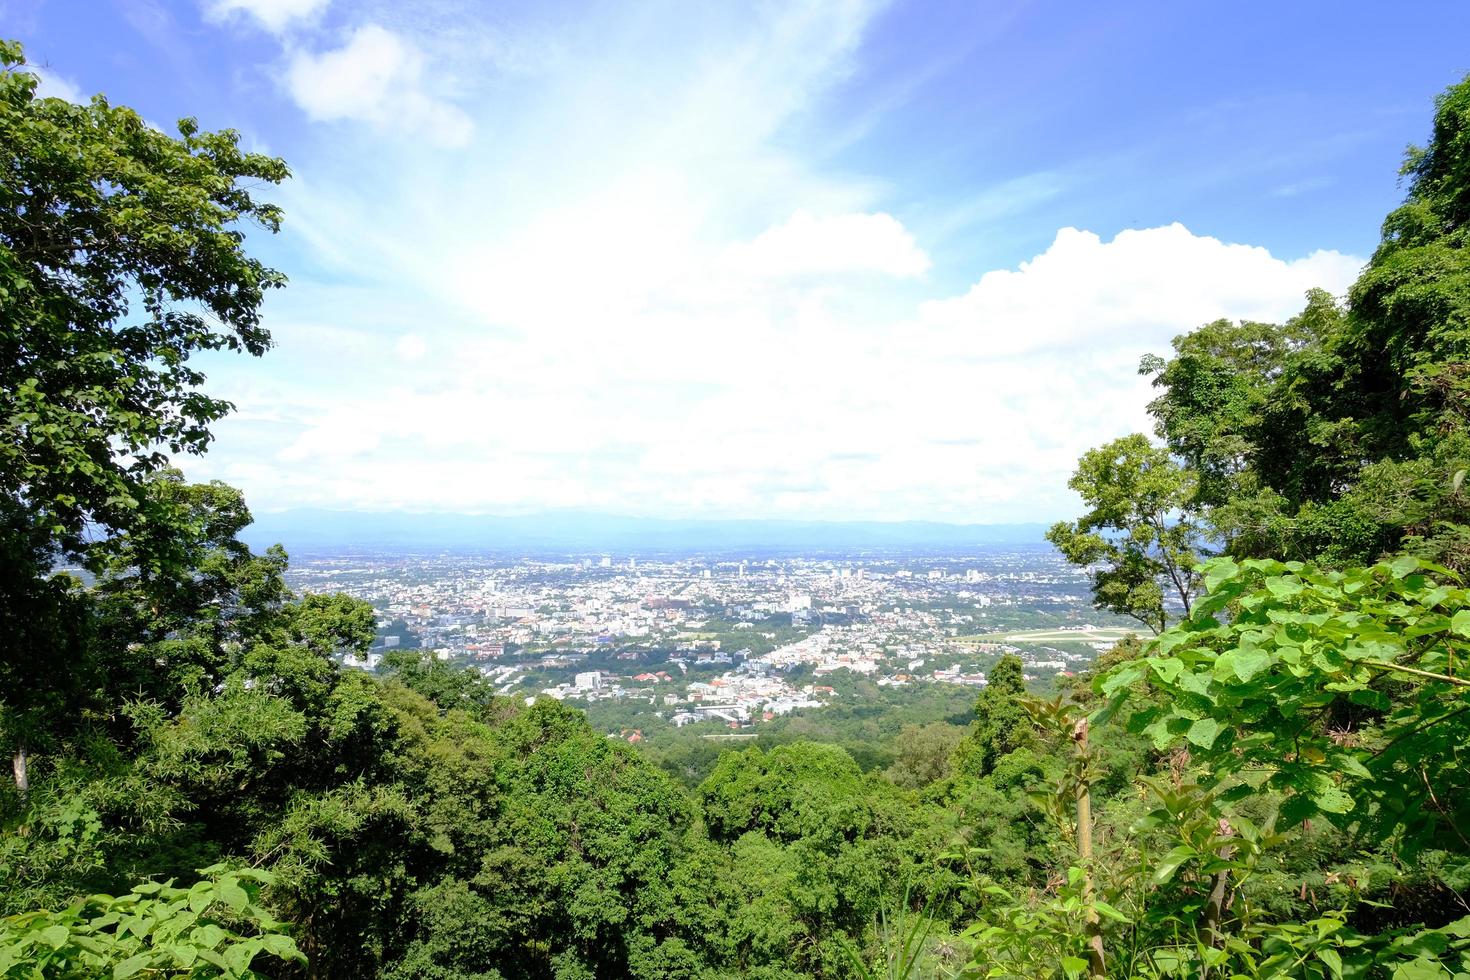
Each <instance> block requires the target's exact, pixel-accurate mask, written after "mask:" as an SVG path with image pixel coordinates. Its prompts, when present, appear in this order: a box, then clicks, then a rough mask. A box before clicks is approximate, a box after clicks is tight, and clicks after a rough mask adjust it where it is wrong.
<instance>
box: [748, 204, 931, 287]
mask: <svg viewBox="0 0 1470 980" xmlns="http://www.w3.org/2000/svg"><path fill="white" fill-rule="evenodd" d="M725 264H726V266H727V267H728V268H729V269H731V270H732V271H734V272H737V273H744V274H747V275H752V276H760V277H769V278H782V277H788V276H818V275H842V274H845V273H878V274H881V275H888V276H895V277H898V278H911V277H914V276H921V275H923V274H924V273H925V272H926V271H928V269H929V256H927V255H925V254H924V250H923V249H921V248H919V246H918V245H917V244H916V243H915V241H914V236H913V235H912V234H910V233H909V231H908V229H906V228H904V226H903V223H902V222H900V221H899V220H898V219H897V218H895V217H893V216H892V215H890V214H883V213H879V214H837V215H830V216H824V217H818V216H816V215H813V214H811V213H810V212H808V211H805V210H799V211H797V212H796V213H795V214H793V215H792V216H791V217H790V218H789V219H788V220H787V221H785V222H784V223H782V224H780V225H776V226H775V227H772V228H768V229H766V230H765V231H763V232H761V233H760V234H759V235H757V236H756V237H755V238H754V239H752V240H751V241H749V242H741V243H739V244H736V245H733V246H731V247H730V248H729V249H728V250H727V251H726V253H725Z"/></svg>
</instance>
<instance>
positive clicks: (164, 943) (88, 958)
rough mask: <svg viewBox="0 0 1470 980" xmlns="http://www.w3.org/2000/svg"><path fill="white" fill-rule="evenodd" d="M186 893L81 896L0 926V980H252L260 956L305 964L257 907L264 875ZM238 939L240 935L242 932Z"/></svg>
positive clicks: (226, 877)
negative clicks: (102, 979) (148, 979)
mask: <svg viewBox="0 0 1470 980" xmlns="http://www.w3.org/2000/svg"><path fill="white" fill-rule="evenodd" d="M201 874H204V875H206V877H205V878H203V879H202V880H200V881H198V882H196V883H195V884H194V885H192V886H191V887H189V888H178V887H175V886H174V884H173V882H172V881H168V882H163V883H159V882H147V883H144V884H140V885H135V886H133V888H132V890H131V891H130V892H129V893H128V894H126V895H123V896H120V897H117V898H114V897H113V896H111V895H89V896H87V897H85V898H82V899H80V900H78V901H76V902H74V903H72V904H71V905H70V906H68V907H67V908H65V909H63V910H61V911H59V912H26V913H23V914H20V915H12V916H9V917H7V918H4V919H0V977H15V978H17V980H19V978H21V977H25V978H40V977H44V978H48V980H49V978H56V980H68V978H76V980H82V978H92V977H98V976H108V977H112V978H114V980H123V978H125V977H134V976H173V977H201V978H202V977H230V978H248V977H260V976H262V974H260V973H257V972H256V971H255V970H253V969H252V964H253V963H255V961H256V960H257V958H259V957H260V956H261V954H266V955H268V956H271V957H275V958H278V959H280V960H283V961H288V962H289V961H294V962H305V957H304V956H302V955H301V952H300V951H299V950H298V949H297V948H296V944H295V942H293V941H292V939H291V937H290V936H289V935H287V934H286V933H285V931H284V930H283V928H282V926H281V924H280V923H278V922H276V921H275V919H273V918H272V917H271V915H270V913H269V912H267V911H266V910H265V909H264V908H262V907H261V906H260V905H259V904H258V903H259V899H260V886H261V885H262V884H266V883H269V882H270V880H271V876H270V875H269V874H267V873H265V872H263V871H255V870H251V869H248V868H246V869H239V870H228V869H226V868H224V867H223V866H218V867H213V868H206V869H204V871H202V872H201ZM242 930H248V931H244V932H242Z"/></svg>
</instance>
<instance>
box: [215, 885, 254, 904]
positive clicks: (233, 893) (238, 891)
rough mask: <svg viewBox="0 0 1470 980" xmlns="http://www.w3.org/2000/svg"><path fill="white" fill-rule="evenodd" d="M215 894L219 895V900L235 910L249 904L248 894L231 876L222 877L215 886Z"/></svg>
mask: <svg viewBox="0 0 1470 980" xmlns="http://www.w3.org/2000/svg"><path fill="white" fill-rule="evenodd" d="M215 894H217V895H219V899H220V901H222V902H224V903H225V904H226V905H228V906H229V907H230V908H232V909H234V910H235V911H236V912H239V911H240V910H241V909H243V908H245V906H247V905H249V904H250V896H249V895H248V894H246V892H245V889H243V888H241V887H240V886H239V884H238V883H236V882H235V880H234V879H232V878H224V879H222V880H221V881H220V883H219V884H218V885H216V886H215Z"/></svg>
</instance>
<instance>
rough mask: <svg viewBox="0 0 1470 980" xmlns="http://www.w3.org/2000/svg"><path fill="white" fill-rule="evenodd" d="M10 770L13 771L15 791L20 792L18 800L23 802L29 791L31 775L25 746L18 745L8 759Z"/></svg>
mask: <svg viewBox="0 0 1470 980" xmlns="http://www.w3.org/2000/svg"><path fill="white" fill-rule="evenodd" d="M10 767H11V770H12V771H13V772H14V773H15V791H16V793H18V794H20V801H21V802H22V803H24V802H25V799H26V794H27V793H29V792H30V791H31V777H30V772H29V768H28V766H27V762H26V747H25V746H24V745H18V746H16V749H15V755H13V756H12V757H11V759H10Z"/></svg>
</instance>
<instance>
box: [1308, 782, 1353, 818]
mask: <svg viewBox="0 0 1470 980" xmlns="http://www.w3.org/2000/svg"><path fill="white" fill-rule="evenodd" d="M1312 802H1314V803H1316V804H1317V809H1319V810H1321V811H1322V812H1324V813H1347V812H1348V811H1349V810H1351V809H1352V808H1353V798H1352V797H1351V796H1348V795H1347V794H1346V793H1344V792H1343V791H1342V790H1340V789H1338V788H1337V787H1336V786H1329V787H1328V788H1326V789H1323V790H1319V791H1318V792H1316V793H1314V794H1312Z"/></svg>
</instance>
